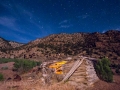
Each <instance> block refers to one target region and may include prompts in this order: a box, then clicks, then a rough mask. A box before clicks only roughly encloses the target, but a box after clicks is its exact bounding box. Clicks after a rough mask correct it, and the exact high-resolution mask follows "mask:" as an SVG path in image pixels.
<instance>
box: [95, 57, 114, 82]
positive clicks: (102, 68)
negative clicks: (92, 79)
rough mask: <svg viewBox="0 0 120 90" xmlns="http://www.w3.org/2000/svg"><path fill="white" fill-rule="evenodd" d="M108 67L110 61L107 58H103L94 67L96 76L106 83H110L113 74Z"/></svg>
mask: <svg viewBox="0 0 120 90" xmlns="http://www.w3.org/2000/svg"><path fill="white" fill-rule="evenodd" d="M109 66H110V61H109V60H108V59H107V58H103V59H101V60H99V61H98V62H97V64H96V65H95V69H96V72H97V74H98V76H99V77H100V78H101V79H103V80H105V81H107V82H112V81H113V73H112V70H111V68H110V67H109Z"/></svg>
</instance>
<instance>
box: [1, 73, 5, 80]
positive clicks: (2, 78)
mask: <svg viewBox="0 0 120 90" xmlns="http://www.w3.org/2000/svg"><path fill="white" fill-rule="evenodd" d="M2 80H4V77H3V74H2V73H0V81H2Z"/></svg>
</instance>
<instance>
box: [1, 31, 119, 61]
mask: <svg viewBox="0 0 120 90" xmlns="http://www.w3.org/2000/svg"><path fill="white" fill-rule="evenodd" d="M119 46H120V31H116V30H110V31H107V32H105V33H98V32H95V33H73V34H65V33H63V34H53V35H50V36H47V37H45V38H41V39H36V40H34V41H31V42H29V43H27V44H25V45H22V46H21V47H18V48H15V49H13V50H7V51H6V52H5V53H6V54H5V53H4V52H2V53H4V54H1V57H5V56H6V57H7V58H9V56H10V55H13V56H14V58H35V59H39V58H42V57H43V58H44V59H45V58H46V59H55V58H62V57H65V56H68V55H77V54H80V55H87V56H91V57H95V58H100V57H104V56H106V57H109V58H110V59H111V60H116V59H117V60H120V48H119Z"/></svg>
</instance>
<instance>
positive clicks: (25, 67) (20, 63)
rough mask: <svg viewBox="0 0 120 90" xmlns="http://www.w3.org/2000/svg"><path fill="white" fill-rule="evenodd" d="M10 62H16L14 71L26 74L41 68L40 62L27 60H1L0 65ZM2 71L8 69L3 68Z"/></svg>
mask: <svg viewBox="0 0 120 90" xmlns="http://www.w3.org/2000/svg"><path fill="white" fill-rule="evenodd" d="M8 62H15V63H14V68H13V69H14V70H16V71H21V72H22V73H23V72H26V71H29V70H30V69H32V68H33V67H35V66H39V65H40V62H37V61H32V60H26V59H3V58H2V59H0V64H2V63H8ZM2 69H6V67H3V68H2Z"/></svg>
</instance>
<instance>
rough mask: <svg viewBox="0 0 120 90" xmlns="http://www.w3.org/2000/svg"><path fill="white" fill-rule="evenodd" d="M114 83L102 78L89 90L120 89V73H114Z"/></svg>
mask: <svg viewBox="0 0 120 90" xmlns="http://www.w3.org/2000/svg"><path fill="white" fill-rule="evenodd" d="M113 78H114V81H113V83H107V82H104V81H102V80H99V81H98V82H96V83H95V84H94V85H93V87H91V88H88V89H87V90H120V75H114V77H113Z"/></svg>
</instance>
